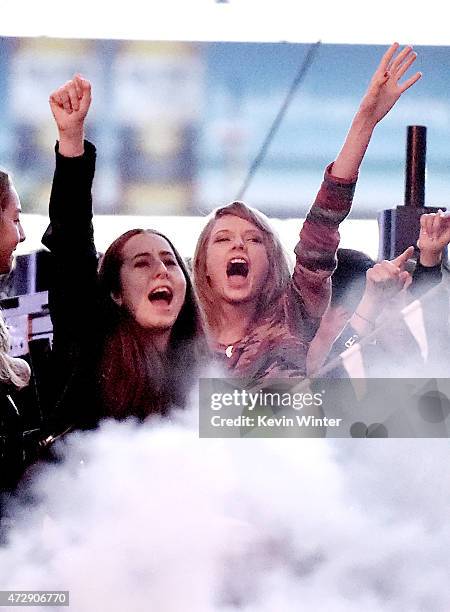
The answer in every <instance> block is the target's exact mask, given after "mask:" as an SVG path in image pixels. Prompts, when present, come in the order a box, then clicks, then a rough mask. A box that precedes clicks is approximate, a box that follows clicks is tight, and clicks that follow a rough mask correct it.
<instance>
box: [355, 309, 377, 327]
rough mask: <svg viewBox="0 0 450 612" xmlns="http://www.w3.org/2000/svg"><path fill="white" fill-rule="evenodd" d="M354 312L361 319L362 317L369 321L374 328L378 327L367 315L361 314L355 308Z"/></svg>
mask: <svg viewBox="0 0 450 612" xmlns="http://www.w3.org/2000/svg"><path fill="white" fill-rule="evenodd" d="M354 314H355V315H356V316H357V317H359V318H360V319H362V320H363V321H365V322H366V323H369V324H370V325H372V327H373V329H375V328H376V325H375V323H374V322H373V321H371V320H370V319H366V317H363V316H362V315H361V314H359V312H358V311H357V310H355V312H354Z"/></svg>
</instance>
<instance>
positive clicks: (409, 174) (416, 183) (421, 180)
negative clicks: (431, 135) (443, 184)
mask: <svg viewBox="0 0 450 612" xmlns="http://www.w3.org/2000/svg"><path fill="white" fill-rule="evenodd" d="M426 157H427V128H426V127H425V126H423V125H409V126H408V133H407V139H406V173H405V206H412V207H414V208H423V207H424V206H425V166H426Z"/></svg>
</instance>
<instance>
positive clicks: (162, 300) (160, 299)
mask: <svg viewBox="0 0 450 612" xmlns="http://www.w3.org/2000/svg"><path fill="white" fill-rule="evenodd" d="M172 298H173V293H172V290H171V289H169V287H157V288H156V289H153V291H151V292H150V293H149V294H148V299H149V300H150V302H152V304H166V305H167V306H168V305H169V304H170V303H171V301H172Z"/></svg>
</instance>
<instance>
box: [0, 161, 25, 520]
mask: <svg viewBox="0 0 450 612" xmlns="http://www.w3.org/2000/svg"><path fill="white" fill-rule="evenodd" d="M20 212H21V209H20V201H19V197H18V195H17V192H16V190H15V189H14V186H13V184H12V181H11V179H10V177H9V175H8V174H6V173H5V172H0V274H8V273H9V272H10V271H11V267H12V263H13V254H14V251H15V249H16V247H17V245H18V244H19V242H22V241H23V240H25V234H24V232H23V229H22V226H21V224H20ZM8 350H9V335H8V330H7V328H6V325H5V322H4V320H3V317H2V315H1V313H0V492H1V491H4V490H8V489H11V488H13V487H14V485H15V484H16V482H17V480H18V478H19V477H20V475H21V472H22V469H23V448H22V420H21V415H20V410H19V408H18V407H17V405H16V400H15V397H14V396H15V392H16V391H17V390H19V389H22V388H23V387H26V386H27V385H28V382H29V380H30V368H29V367H28V364H27V363H26V362H25V361H23V360H22V359H16V358H13V357H11V356H10V355H9V354H8ZM0 515H1V506H0Z"/></svg>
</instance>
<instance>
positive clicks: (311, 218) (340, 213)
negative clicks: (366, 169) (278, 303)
mask: <svg viewBox="0 0 450 612" xmlns="http://www.w3.org/2000/svg"><path fill="white" fill-rule="evenodd" d="M332 168H333V164H330V165H329V166H328V167H327V169H326V170H325V176H324V180H323V183H322V185H321V187H320V190H319V193H318V194H317V197H316V200H315V202H314V204H313V205H312V207H311V209H310V211H309V213H308V215H307V217H306V219H305V222H304V224H303V227H302V229H301V232H300V239H299V241H298V243H297V246H296V247H295V255H296V261H295V269H294V274H293V281H294V286H295V288H296V290H297V291H298V292H299V294H300V296H301V299H302V301H303V303H304V305H305V308H306V311H307V313H308V314H309V315H311V316H314V317H321V316H322V314H323V313H324V311H325V309H326V307H327V306H328V303H329V300H330V296H331V281H330V277H331V275H332V274H333V272H334V269H335V268H336V263H337V261H336V251H337V248H338V246H339V239H340V236H339V224H340V223H341V221H343V220H344V219H345V218H346V217H347V215H348V213H349V212H350V208H351V205H352V201H353V195H354V192H355V186H356V178H357V177H355V178H354V179H350V180H346V179H339V178H336V177H334V176H333V175H332V174H331V171H332Z"/></svg>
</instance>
